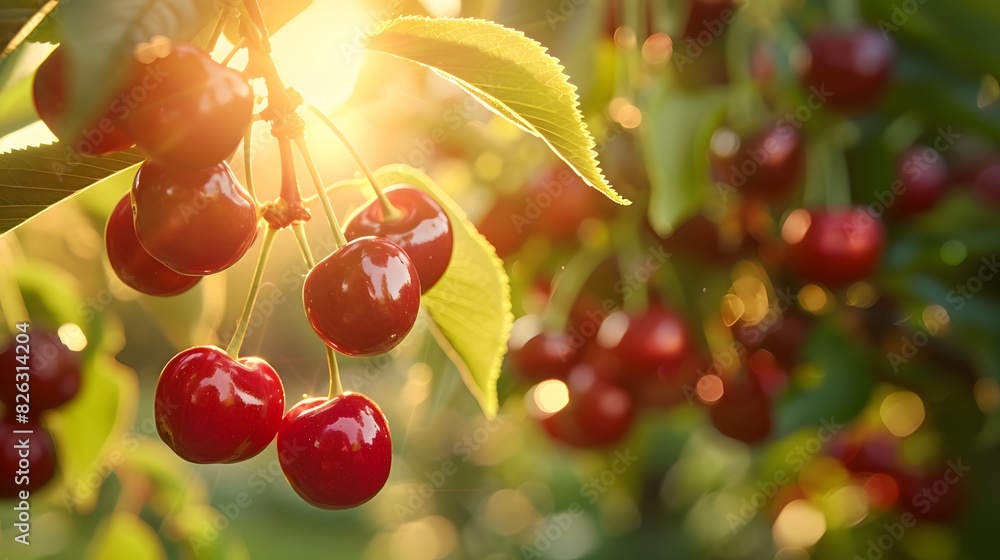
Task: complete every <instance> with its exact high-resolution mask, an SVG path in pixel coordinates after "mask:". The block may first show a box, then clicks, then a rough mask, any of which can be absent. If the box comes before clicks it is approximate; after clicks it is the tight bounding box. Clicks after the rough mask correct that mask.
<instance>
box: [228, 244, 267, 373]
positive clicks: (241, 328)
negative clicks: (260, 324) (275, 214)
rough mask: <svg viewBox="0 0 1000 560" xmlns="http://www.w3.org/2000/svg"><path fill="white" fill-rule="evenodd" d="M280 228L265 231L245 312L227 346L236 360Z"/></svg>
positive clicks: (244, 307)
mask: <svg viewBox="0 0 1000 560" xmlns="http://www.w3.org/2000/svg"><path fill="white" fill-rule="evenodd" d="M277 232H278V230H276V229H274V228H271V227H268V228H267V229H266V230H265V231H264V241H263V243H262V244H261V247H260V255H259V256H258V257H257V267H256V268H254V271H253V279H251V280H250V290H249V292H248V293H247V300H246V302H245V303H244V304H243V313H241V314H240V319H239V321H238V322H237V323H236V332H235V333H233V338H232V340H230V341H229V346H226V354H229V356H230V357H231V358H233V359H234V360H237V359H239V357H240V347H242V346H243V339H244V338H245V337H246V335H247V328H248V327H249V326H250V316H251V315H253V306H254V304H255V303H256V302H257V293H258V292H259V291H260V282H261V279H262V278H263V277H264V268H265V267H266V266H267V258H268V256H269V255H270V254H271V247H272V246H273V245H274V236H275V234H276V233H277Z"/></svg>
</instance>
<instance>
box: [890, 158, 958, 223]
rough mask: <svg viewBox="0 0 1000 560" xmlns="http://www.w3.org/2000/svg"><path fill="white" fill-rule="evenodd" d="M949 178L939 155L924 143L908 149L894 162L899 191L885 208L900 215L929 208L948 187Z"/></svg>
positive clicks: (924, 210) (914, 213) (912, 213)
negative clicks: (891, 202) (892, 201)
mask: <svg viewBox="0 0 1000 560" xmlns="http://www.w3.org/2000/svg"><path fill="white" fill-rule="evenodd" d="M949 178H950V174H949V171H948V166H947V165H946V164H945V162H944V159H943V158H942V156H941V154H939V153H938V152H936V151H935V150H934V149H933V148H928V147H926V146H914V147H912V148H910V149H909V150H907V151H906V152H904V153H903V154H902V155H901V156H900V157H899V159H898V160H897V161H896V180H897V181H898V182H899V183H898V190H899V191H900V194H899V195H898V196H897V197H896V200H895V202H894V203H893V204H892V205H890V206H889V208H888V211H889V212H890V213H891V214H892V215H893V216H900V217H904V216H913V215H916V214H920V213H922V212H926V211H927V210H930V209H931V208H933V207H934V206H935V205H936V204H937V202H938V200H940V199H941V196H942V195H943V194H944V192H945V190H946V189H947V188H948V181H949ZM894 186H897V185H894Z"/></svg>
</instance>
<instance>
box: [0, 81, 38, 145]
mask: <svg viewBox="0 0 1000 560" xmlns="http://www.w3.org/2000/svg"><path fill="white" fill-rule="evenodd" d="M33 83H34V76H33V75H32V76H28V77H27V78H24V79H22V80H21V81H19V82H17V83H16V84H14V85H13V86H9V87H6V88H4V89H3V90H0V136H3V135H6V134H10V133H11V132H14V131H15V130H19V129H21V128H23V127H25V126H28V125H29V124H31V123H33V122H35V121H37V120H38V114H37V113H36V112H35V104H34V101H32V98H31V86H32V84H33Z"/></svg>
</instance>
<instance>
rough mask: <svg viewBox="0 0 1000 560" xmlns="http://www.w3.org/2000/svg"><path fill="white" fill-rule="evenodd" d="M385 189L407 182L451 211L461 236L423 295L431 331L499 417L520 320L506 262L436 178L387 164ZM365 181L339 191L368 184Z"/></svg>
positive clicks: (382, 176)
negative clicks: (504, 371) (513, 332)
mask: <svg viewBox="0 0 1000 560" xmlns="http://www.w3.org/2000/svg"><path fill="white" fill-rule="evenodd" d="M374 175H375V179H376V180H377V181H378V182H379V185H380V186H381V187H383V188H385V187H389V186H392V185H395V184H399V183H407V184H410V185H413V186H415V187H417V188H418V189H421V190H423V191H425V192H427V193H428V194H430V195H431V196H433V197H434V199H435V200H437V201H438V202H440V203H441V206H442V207H443V208H444V209H445V211H446V212H447V213H448V218H449V219H450V220H451V226H452V230H453V231H454V236H455V246H454V249H453V251H452V255H451V263H450V264H449V265H448V269H447V270H445V273H444V276H442V277H441V279H440V280H438V283H437V284H435V285H434V287H433V288H431V289H430V290H428V291H427V293H425V294H424V296H423V300H422V301H423V308H424V309H426V310H427V312H428V313H429V315H430V317H431V319H432V320H433V325H432V326H431V333H432V334H433V335H434V337H435V339H436V340H437V341H438V344H439V345H440V346H441V348H442V349H443V350H444V351H445V353H446V354H447V355H448V357H449V358H450V359H451V361H452V362H454V364H455V367H457V368H458V371H459V372H460V373H461V374H462V380H463V381H465V384H466V386H468V388H469V391H471V392H472V394H473V396H475V397H476V400H478V401H479V405H480V406H481V407H482V409H483V413H484V414H486V416H488V417H491V418H492V417H493V416H496V413H497V408H498V401H497V379H498V378H499V377H500V365H501V363H502V362H503V357H504V354H506V352H507V339H508V337H509V336H510V328H511V325H512V324H513V322H514V316H513V314H512V313H511V310H510V279H509V278H508V277H507V272H506V271H505V270H504V266H503V261H501V260H500V258H499V257H497V254H496V250H495V249H493V246H492V245H490V244H489V242H488V241H486V238H485V237H483V236H482V234H480V233H479V232H478V231H476V227H475V226H474V225H472V223H471V222H470V221H469V220H468V219H467V218H466V216H465V212H464V211H463V210H462V209H461V208H460V207H459V206H458V204H457V203H456V202H455V201H454V200H452V199H451V197H450V196H448V194H447V193H445V192H444V191H443V190H441V188H440V187H438V186H437V184H436V183H435V182H434V180H433V179H431V178H430V177H428V176H427V175H426V174H424V173H423V172H422V171H420V170H418V169H414V168H413V167H410V166H408V165H402V164H395V165H387V166H385V167H382V168H379V169H377V170H375V171H374ZM367 185H368V181H367V180H365V179H353V180H350V181H342V182H340V183H337V184H336V185H335V187H338V188H339V187H344V186H367Z"/></svg>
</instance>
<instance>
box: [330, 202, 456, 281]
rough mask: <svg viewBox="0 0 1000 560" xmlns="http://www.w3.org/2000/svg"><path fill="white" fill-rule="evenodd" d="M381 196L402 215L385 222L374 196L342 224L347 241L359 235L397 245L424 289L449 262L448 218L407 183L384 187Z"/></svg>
mask: <svg viewBox="0 0 1000 560" xmlns="http://www.w3.org/2000/svg"><path fill="white" fill-rule="evenodd" d="M385 196H386V198H388V199H389V201H390V202H392V205H393V206H395V207H396V209H397V210H399V211H400V213H401V214H402V215H401V216H400V217H399V218H397V219H396V220H393V221H391V222H389V221H386V220H385V218H384V217H383V216H382V205H381V204H380V203H379V201H378V199H375V200H372V201H371V202H369V203H368V205H367V206H364V207H362V208H360V209H358V211H357V212H355V213H354V214H353V215H352V216H351V217H350V218H349V219H348V220H347V225H346V226H345V227H344V236H345V237H347V239H348V240H351V239H357V238H359V237H366V236H374V237H384V238H386V239H388V240H389V241H392V242H393V243H395V244H396V245H399V247H400V248H401V249H403V250H404V251H406V254H407V255H408V256H409V257H410V260H411V261H413V266H415V267H416V268H417V275H418V276H420V289H421V291H422V292H426V291H427V290H429V289H430V288H431V286H433V285H434V284H436V283H437V281H438V280H439V279H441V276H443V275H444V271H445V270H446V269H447V268H448V263H449V262H451V251H452V247H453V245H454V235H453V233H452V230H451V221H450V220H449V219H448V214H447V213H445V211H444V209H443V208H441V205H440V204H438V202H437V201H436V200H434V199H433V198H431V196H430V195H428V194H427V193H425V192H423V191H419V190H417V189H415V188H413V187H411V186H409V185H397V186H395V187H390V188H388V189H386V190H385Z"/></svg>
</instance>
